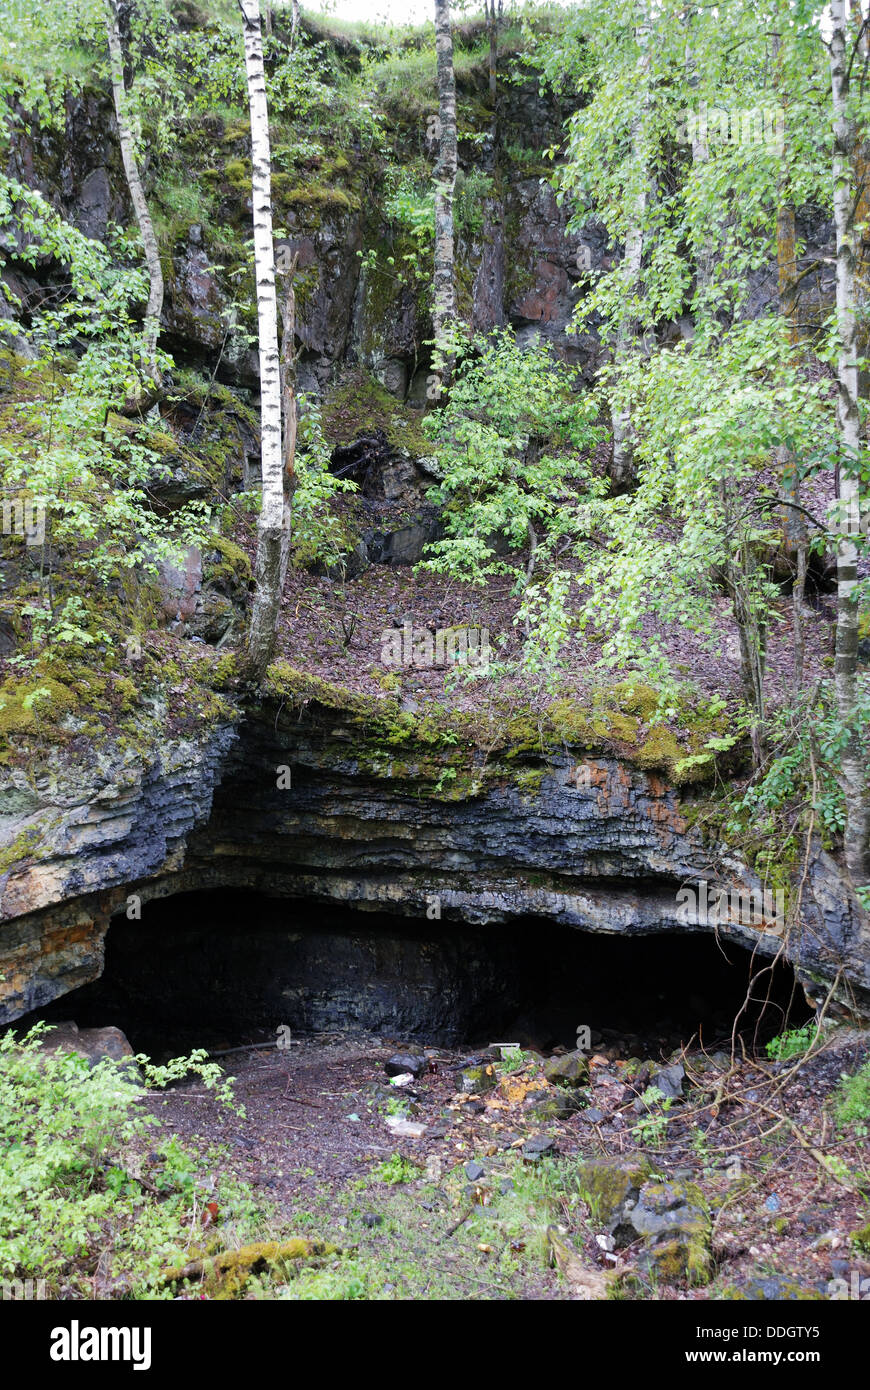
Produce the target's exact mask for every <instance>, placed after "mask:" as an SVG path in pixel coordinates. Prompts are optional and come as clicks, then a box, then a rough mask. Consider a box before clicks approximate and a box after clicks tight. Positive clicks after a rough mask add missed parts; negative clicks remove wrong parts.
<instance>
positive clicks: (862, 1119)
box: [834, 1062, 870, 1138]
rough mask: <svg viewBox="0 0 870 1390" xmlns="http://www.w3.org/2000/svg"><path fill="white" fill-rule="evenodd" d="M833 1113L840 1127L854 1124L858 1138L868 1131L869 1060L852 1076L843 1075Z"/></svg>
mask: <svg viewBox="0 0 870 1390" xmlns="http://www.w3.org/2000/svg"><path fill="white" fill-rule="evenodd" d="M834 1115H835V1117H836V1120H837V1124H838V1125H839V1126H840V1128H841V1129H846V1128H848V1127H849V1126H854V1129H855V1133H856V1134H857V1135H858V1136H859V1138H866V1137H867V1134H868V1132H870V1062H865V1063H864V1065H863V1066H862V1067H859V1069H858V1071H856V1072H855V1073H854V1074H853V1075H852V1076H844V1077H843V1079H842V1081H841V1082H840V1085H839V1086H838V1087H837V1091H836V1095H835V1100H834Z"/></svg>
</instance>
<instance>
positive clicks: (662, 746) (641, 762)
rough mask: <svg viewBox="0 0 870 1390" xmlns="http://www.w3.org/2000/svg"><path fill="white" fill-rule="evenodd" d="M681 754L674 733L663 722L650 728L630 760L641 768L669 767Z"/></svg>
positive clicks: (681, 750)
mask: <svg viewBox="0 0 870 1390" xmlns="http://www.w3.org/2000/svg"><path fill="white" fill-rule="evenodd" d="M682 756H683V749H682V748H681V747H680V745H679V743H678V742H677V736H676V734H675V733H674V732H673V731H672V730H671V729H668V728H667V727H666V726H665V725H663V724H657V725H656V726H655V727H654V728H653V729H650V731H649V733H648V735H647V737H646V738H645V739H644V741H643V744H642V745H641V746H640V747H639V748H638V749H637V751H636V752H635V753H634V755H633V758H632V761H633V762H635V763H637V765H638V767H643V768H653V767H657V768H665V769H667V768H670V767H671V766H672V765H673V764H674V763H676V762H678V761H679V759H680V758H681V757H682Z"/></svg>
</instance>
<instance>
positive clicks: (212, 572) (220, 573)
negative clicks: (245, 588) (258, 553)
mask: <svg viewBox="0 0 870 1390" xmlns="http://www.w3.org/2000/svg"><path fill="white" fill-rule="evenodd" d="M209 544H210V545H211V547H212V549H213V550H217V551H218V552H219V553H220V555H221V560H220V561H219V562H218V563H217V564H210V565H209V567H208V577H209V578H210V579H224V580H227V581H228V582H229V583H230V584H236V583H238V582H239V581H240V580H243V581H244V580H248V579H250V578H251V561H250V559H249V558H248V556H247V555H246V554H245V552H244V550H242V548H241V546H240V545H236V543H235V541H231V540H229V539H228V538H227V537H226V536H221V535H213V536H212V537H211V539H210V541H209Z"/></svg>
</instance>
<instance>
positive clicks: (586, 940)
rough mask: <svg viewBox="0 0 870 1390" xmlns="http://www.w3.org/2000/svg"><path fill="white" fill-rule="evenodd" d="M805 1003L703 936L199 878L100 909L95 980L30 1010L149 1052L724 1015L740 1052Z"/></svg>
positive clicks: (687, 1029) (666, 1027)
mask: <svg viewBox="0 0 870 1390" xmlns="http://www.w3.org/2000/svg"><path fill="white" fill-rule="evenodd" d="M753 976H755V981H754V984H752V986H751V987H750V981H751V980H752V977H753ZM747 996H749V1003H748V1005H747V1004H746V1003H745V1001H746V1000H747ZM741 1009H742V1010H743V1012H742V1013H741V1012H740V1011H741ZM811 1012H812V1011H811V1010H810V1009H809V1007H808V1005H807V1003H806V1000H805V998H804V994H803V991H802V989H801V988H800V986H799V985H798V984H797V982H796V980H795V976H794V973H793V971H792V970H791V968H790V967H789V966H787V965H784V964H782V963H780V964H778V965H777V966H776V967H775V968H773V969H771V968H770V967H769V965H768V963H767V961H766V960H763V959H762V958H761V957H758V956H756V958H755V959H754V960H753V959H752V957H751V955H750V953H749V952H748V951H747V950H745V949H744V948H743V947H741V946H738V945H737V944H735V943H733V942H726V943H722V942H721V941H720V942H717V941H716V940H715V939H714V938H713V936H712V935H710V934H707V933H703V934H700V933H694V934H685V935H676V934H656V935H644V936H632V937H618V936H613V935H599V934H596V933H589V932H581V931H576V930H572V929H571V928H569V927H565V926H560V925H558V924H553V923H551V922H548V921H546V920H543V919H540V918H529V919H518V920H516V921H514V922H511V923H508V924H504V923H499V924H492V925H488V926H474V925H471V924H468V923H463V922H456V921H452V920H446V919H445V920H440V921H424V922H419V921H411V920H409V919H407V918H403V917H400V916H396V915H394V914H386V913H382V912H378V913H373V912H368V911H366V912H363V911H359V910H354V909H352V908H349V907H346V906H343V905H338V904H337V905H333V904H323V903H311V902H305V901H298V900H292V899H275V898H268V897H265V896H263V895H261V894H258V893H255V892H250V891H247V890H244V891H243V890H212V891H202V892H189V893H183V894H178V895H176V896H174V897H168V898H162V899H156V900H154V901H151V902H148V903H146V904H144V905H143V907H142V917H141V920H139V921H128V920H127V919H126V917H124V916H119V917H116V918H114V919H113V922H112V925H111V927H110V929H109V931H108V934H107V937H106V956H105V971H104V974H103V975H102V977H101V978H100V979H99V980H97V981H95V982H94V983H93V984H90V985H86V986H84V987H83V988H81V989H78V990H75V991H73V992H72V993H70V994H67V995H65V996H64V997H63V998H62V999H59V1000H57V1001H56V1002H55V1003H54V1004H52V1005H51V1006H50V1007H49V1008H48V1009H46V1010H43V1011H42V1012H41V1014H40V1017H44V1018H48V1019H49V1020H53V1021H58V1020H60V1019H75V1021H76V1022H77V1023H78V1024H79V1026H80V1027H99V1026H105V1025H109V1024H112V1025H115V1026H117V1027H119V1028H121V1029H122V1030H123V1031H124V1032H125V1033H126V1034H127V1036H128V1037H129V1038H130V1041H131V1042H132V1044H133V1046H134V1048H135V1049H136V1050H143V1051H146V1052H149V1053H150V1054H151V1055H153V1056H155V1057H159V1056H166V1055H170V1054H171V1055H175V1054H177V1053H179V1052H181V1051H185V1050H188V1049H189V1048H191V1047H194V1046H202V1047H207V1048H210V1049H216V1048H220V1047H232V1046H234V1045H238V1044H242V1043H247V1042H252V1041H261V1040H266V1039H271V1040H273V1041H274V1040H275V1038H276V1035H277V1032H278V1029H279V1028H289V1029H290V1030H291V1032H292V1033H294V1034H297V1035H303V1034H309V1035H310V1034H312V1033H343V1034H353V1033H359V1034H363V1033H364V1034H370V1035H383V1036H384V1037H385V1038H388V1039H391V1040H392V1039H396V1040H402V1039H405V1040H408V1041H411V1040H415V1041H419V1042H420V1043H432V1044H441V1045H443V1046H470V1047H474V1046H479V1045H483V1044H486V1043H490V1042H496V1041H498V1042H517V1043H520V1044H521V1045H522V1046H524V1047H534V1048H536V1049H537V1050H539V1051H542V1052H546V1051H550V1050H552V1049H553V1047H555V1046H558V1045H562V1046H564V1047H569V1048H571V1047H574V1046H576V1045H577V1034H578V1030H579V1029H580V1028H581V1027H588V1028H589V1029H590V1032H591V1043H592V1046H593V1047H610V1048H615V1049H616V1052H617V1055H618V1054H619V1053H621V1054H622V1055H626V1056H628V1055H645V1056H657V1055H664V1054H665V1053H667V1052H668V1051H670V1050H672V1049H673V1048H674V1047H675V1046H677V1045H679V1044H680V1043H689V1042H690V1040H691V1039H693V1038H694V1039H695V1041H696V1042H697V1040H698V1039H699V1038H700V1039H701V1041H702V1042H703V1045H704V1046H705V1047H707V1048H712V1047H715V1046H721V1045H722V1044H723V1043H724V1042H726V1041H727V1040H728V1039H730V1036H731V1030H732V1024H733V1020H734V1019H735V1017H736V1016H737V1015H738V1014H740V1019H739V1024H738V1031H739V1033H740V1034H741V1036H742V1037H743V1039H744V1042H745V1043H746V1045H747V1047H753V1046H758V1045H760V1044H761V1043H762V1042H764V1041H765V1040H766V1039H768V1038H770V1037H772V1036H775V1035H776V1034H777V1033H779V1032H781V1031H782V1030H783V1028H784V1027H786V1026H789V1027H794V1026H797V1025H799V1024H801V1023H803V1022H804V1021H806V1019H807V1018H808V1017H810V1016H811Z"/></svg>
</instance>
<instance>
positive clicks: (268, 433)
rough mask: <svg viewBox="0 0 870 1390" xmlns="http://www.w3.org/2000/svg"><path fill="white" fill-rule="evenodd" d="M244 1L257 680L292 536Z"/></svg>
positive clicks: (254, 6)
mask: <svg viewBox="0 0 870 1390" xmlns="http://www.w3.org/2000/svg"><path fill="white" fill-rule="evenodd" d="M239 4H240V7H241V11H242V19H243V28H244V35H245V71H246V73H247V79H248V104H249V106H250V110H251V166H252V194H253V197H252V201H253V209H254V267H255V274H256V281H257V327H258V334H259V350H260V457H261V460H262V472H263V500H262V506H261V508H260V519H259V522H258V524H257V557H256V561H255V565H254V585H255V587H254V602H253V607H252V610H251V622H250V628H249V631H248V647H247V664H248V673H249V675H250V677H251V678H252V679H254V680H255V681H257V682H260V681H261V680H262V678H263V675H264V673H265V670H266V667H267V666H268V664H269V660H270V658H271V655H272V649H273V647H274V644H275V633H276V629H277V625H278V618H279V616H280V612H281V594H282V590H283V587H284V569H285V566H286V557H287V553H288V542H287V538H286V533H287V531H288V530H289V509H288V506H287V502H286V499H285V494H284V461H283V458H282V453H281V370H280V361H279V356H278V304H277V297H276V293H275V249H274V242H273V237H272V186H271V152H270V148H269V113H268V110H267V106H266V75H265V71H264V69H263V36H262V31H261V25H260V6H259V0H239Z"/></svg>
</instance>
